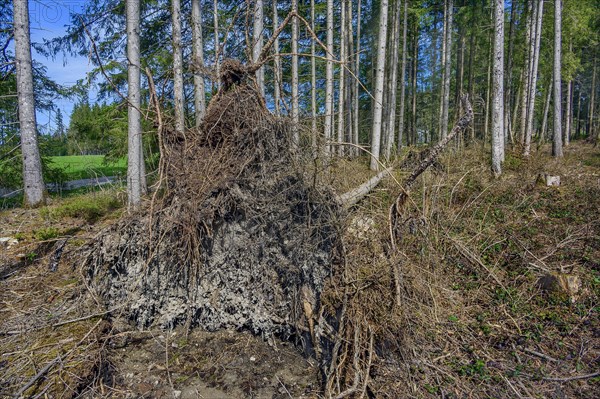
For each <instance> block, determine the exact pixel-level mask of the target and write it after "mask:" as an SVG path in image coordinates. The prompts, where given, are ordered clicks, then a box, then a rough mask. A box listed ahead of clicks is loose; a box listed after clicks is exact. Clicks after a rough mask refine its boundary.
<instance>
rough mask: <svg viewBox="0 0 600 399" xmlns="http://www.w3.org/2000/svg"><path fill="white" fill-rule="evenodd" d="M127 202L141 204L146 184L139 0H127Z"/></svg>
mask: <svg viewBox="0 0 600 399" xmlns="http://www.w3.org/2000/svg"><path fill="white" fill-rule="evenodd" d="M127 60H128V61H129V64H128V68H127V81H128V89H127V97H128V99H127V100H128V106H127V111H128V126H127V137H128V147H127V159H128V162H127V203H128V206H129V208H130V209H136V208H138V207H139V205H140V202H141V197H142V195H143V191H144V190H143V187H144V186H145V184H144V183H145V182H144V180H145V176H144V174H143V169H142V164H143V159H144V157H143V150H142V125H141V114H140V106H141V100H140V2H139V0H127Z"/></svg>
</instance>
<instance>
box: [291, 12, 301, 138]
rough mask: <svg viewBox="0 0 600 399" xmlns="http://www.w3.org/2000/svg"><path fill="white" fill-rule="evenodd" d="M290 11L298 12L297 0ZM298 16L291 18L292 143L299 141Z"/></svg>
mask: <svg viewBox="0 0 600 399" xmlns="http://www.w3.org/2000/svg"><path fill="white" fill-rule="evenodd" d="M292 12H295V13H297V12H298V0H292ZM299 115H300V111H299V105H298V18H296V17H294V18H293V19H292V140H293V143H294V145H296V146H297V145H298V143H299V142H300V135H299V133H298V123H299V121H300V120H299Z"/></svg>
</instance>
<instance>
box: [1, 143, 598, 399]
mask: <svg viewBox="0 0 600 399" xmlns="http://www.w3.org/2000/svg"><path fill="white" fill-rule="evenodd" d="M543 150H544V152H545V153H548V152H549V151H548V150H547V149H546V148H544V149H543ZM545 153H544V154H541V153H540V154H534V155H533V156H532V157H531V159H529V160H527V159H522V158H520V157H518V156H513V155H509V156H508V157H507V160H506V162H505V164H504V166H505V173H504V175H503V176H502V177H501V178H500V179H499V180H494V179H492V178H491V173H490V172H489V167H488V156H487V155H484V154H481V152H480V151H479V149H467V150H463V151H460V152H455V153H448V154H447V155H445V156H444V158H443V159H442V160H441V163H440V165H441V167H439V168H438V170H437V171H433V172H427V173H425V174H424V175H423V176H422V177H421V178H420V180H419V183H418V184H416V185H415V187H414V188H413V192H412V195H411V197H410V201H409V202H408V206H407V208H406V209H407V210H406V213H405V223H404V225H403V226H404V230H403V235H402V237H403V239H402V241H401V242H400V243H399V245H398V247H399V251H398V253H395V254H391V253H389V247H388V242H389V238H388V233H387V217H388V216H387V209H388V206H389V204H391V202H392V201H393V200H394V197H395V195H397V194H398V193H399V191H400V188H399V187H398V186H397V184H396V183H395V182H394V181H392V180H391V179H387V181H386V182H384V184H383V185H382V186H381V187H379V188H378V189H376V190H375V191H374V192H373V193H372V194H371V195H370V196H369V198H368V199H367V200H365V201H363V202H362V203H360V204H359V205H358V206H357V207H356V208H355V209H354V210H353V211H352V214H351V215H350V220H349V222H348V231H347V234H346V237H345V238H344V246H345V251H346V254H345V255H346V256H345V258H346V265H345V268H343V269H340V270H338V273H337V274H336V275H335V278H333V279H331V280H330V282H329V286H328V287H329V288H328V290H327V292H326V294H325V295H324V296H323V297H322V301H323V307H324V309H325V310H326V311H328V312H329V314H334V313H335V312H336V310H339V309H340V308H341V307H342V306H344V304H345V318H346V319H345V321H344V323H343V324H344V326H345V327H344V329H341V330H340V331H341V334H342V338H343V339H342V340H341V341H340V342H341V345H340V350H339V358H338V359H337V361H336V362H335V364H336V365H337V366H338V369H337V370H335V373H333V374H332V377H333V378H332V380H331V384H332V385H333V387H332V388H334V389H333V390H334V391H337V392H341V391H343V390H344V388H347V387H349V386H353V385H354V384H355V381H358V382H357V383H356V385H357V390H356V395H355V396H360V394H361V393H364V394H365V396H368V395H371V396H372V397H382V398H398V397H414V398H438V397H445V398H459V397H460V398H462V397H472V398H488V397H489V398H492V397H493V398H519V397H522V398H534V397H540V398H554V397H556V398H563V397H564V398H566V397H569V398H570V397H579V398H588V397H589V398H592V397H595V394H594V393H593V392H597V391H598V384H599V383H600V379H599V378H598V377H589V378H583V379H572V378H575V377H582V376H583V377H586V376H589V375H591V374H593V373H597V372H598V364H599V363H598V362H599V356H600V346H599V344H598V337H599V331H600V323H599V320H598V298H599V297H600V222H599V221H600V183H599V178H600V165H598V163H597V159H598V150H597V149H594V148H592V147H591V146H588V145H584V144H579V143H575V144H572V146H571V147H569V148H568V149H567V151H566V156H565V159H564V160H563V161H556V160H553V159H551V158H550V157H549V156H546V155H545ZM329 173H330V175H328V177H327V179H329V180H330V181H335V182H336V183H335V185H336V188H337V189H338V190H339V191H346V190H347V189H348V188H352V187H354V186H355V185H356V183H358V182H361V181H363V180H364V179H365V178H366V177H368V176H370V172H369V171H368V170H367V168H366V167H364V166H363V164H362V163H360V161H352V162H349V161H342V160H340V161H338V162H337V163H335V164H334V165H333V166H332V168H331V171H330V172H329ZM540 173H549V174H552V175H560V176H561V180H562V186H561V187H559V188H552V187H545V186H543V185H539V184H536V180H537V176H538V175H539V174H540ZM400 174H401V172H399V175H400ZM397 177H398V178H399V177H401V176H397ZM11 212H12V213H10V214H7V213H3V217H4V218H3V228H4V227H7V226H9V227H10V226H12V227H10V229H12V230H11V231H13V230H14V231H15V232H16V231H19V232H22V233H24V234H25V235H26V236H27V238H26V239H25V243H23V244H21V245H26V246H28V247H30V246H33V245H35V244H37V243H36V238H35V237H36V232H37V233H39V231H41V229H42V228H43V229H47V230H45V231H49V230H48V229H50V228H56V229H58V231H59V236H61V234H62V231H63V228H61V227H60V223H61V220H67V221H68V222H67V223H73V222H72V221H71V219H68V218H67V219H64V218H63V219H61V218H58V219H57V220H53V221H52V222H49V221H46V222H43V223H40V220H42V221H43V220H44V219H43V218H41V219H39V214H36V215H33V214H31V213H30V212H35V211H26V212H25V211H20V210H13V211H11ZM19 212H21V213H22V214H21V216H19V215H18V213H19ZM28 212H29V213H28ZM25 219H26V220H27V222H26V223H25V224H23V223H22V222H23V220H25ZM24 225H25V226H28V227H27V228H24V227H17V226H24ZM98 229H99V226H96V227H93V228H92V230H91V231H86V232H85V237H86V238H85V239H91V238H92V237H93V235H94V234H95V233H96V231H97V230H98ZM11 234H12V233H11ZM39 234H41V233H39ZM77 234H78V236H76V237H75V238H72V239H71V240H70V241H69V242H68V244H67V247H66V250H65V251H66V252H65V254H66V255H65V256H69V251H70V250H75V249H76V247H77V246H78V245H80V243H81V241H82V238H81V237H82V236H80V235H81V234H84V232H83V231H80V232H78V233H77ZM57 238H59V237H57ZM50 241H52V240H50ZM23 248H25V247H23ZM19 249H20V248H19V247H17V248H15V249H14V251H19ZM53 249H54V247H52V246H50V247H49V249H48V255H42V256H39V257H37V258H36V259H33V260H32V262H28V263H24V264H23V265H22V266H23V267H22V269H19V270H17V271H16V272H15V273H13V274H11V275H10V276H7V277H5V278H4V279H3V280H2V281H0V284H1V285H0V303H1V305H0V397H10V395H11V394H14V393H15V392H16V391H17V390H18V389H19V388H21V387H23V386H25V384H26V383H27V382H28V381H30V380H31V378H32V376H34V375H36V373H38V372H40V371H41V370H42V369H43V367H44V366H45V365H47V364H49V363H50V362H52V361H54V360H55V359H59V360H60V361H58V362H56V363H55V364H54V366H53V367H52V368H51V369H50V370H49V371H48V373H47V375H46V377H45V378H41V379H39V381H37V382H36V384H35V385H33V386H32V387H31V388H30V389H29V390H28V391H27V393H33V392H34V391H35V392H36V393H35V395H38V394H40V393H42V392H44V391H45V392H46V393H47V394H48V395H49V396H50V395H54V397H75V396H77V395H80V394H81V392H82V390H84V389H85V387H86V386H89V385H90V382H92V381H94V380H96V383H95V384H92V385H93V386H94V387H95V389H96V391H93V392H92V393H89V394H88V395H89V396H90V397H102V396H105V395H108V394H109V393H111V392H112V394H113V396H115V397H119V395H120V393H119V392H116V391H111V390H110V389H108V388H106V387H105V386H104V385H103V384H104V383H101V382H100V380H98V378H99V376H100V375H107V373H104V371H105V370H103V369H102V368H101V367H100V366H106V365H108V364H109V363H108V362H107V361H106V359H105V358H104V356H105V355H106V353H107V352H106V350H105V349H106V348H105V346H104V345H105V343H106V342H108V341H106V337H109V336H111V335H114V334H115V333H117V332H111V331H110V330H107V329H106V327H107V326H106V325H105V324H104V323H103V322H100V320H101V317H102V315H101V313H102V312H103V311H104V310H103V309H101V308H99V307H97V305H96V303H95V302H94V299H93V298H92V297H90V296H89V295H88V293H87V289H86V287H85V285H84V284H83V282H84V279H83V278H82V276H80V275H79V274H78V271H76V270H73V269H71V268H70V267H67V266H66V264H67V263H66V262H63V263H61V266H59V269H58V271H57V272H50V271H49V270H48V268H47V266H48V260H49V257H50V256H51V255H52V253H53ZM23 250H25V249H23ZM14 255H15V256H16V255H17V253H16V252H15V253H14ZM548 271H554V272H561V271H562V272H565V273H567V272H568V273H570V274H574V275H577V276H578V277H579V278H580V279H581V281H582V288H581V291H580V292H579V294H578V297H577V298H576V300H575V301H574V302H572V301H571V299H570V298H569V297H568V296H567V295H564V294H561V293H548V292H544V291H541V290H540V288H539V286H538V284H537V281H538V279H539V278H540V277H541V276H543V275H545V274H546V273H547V272H548ZM396 290H398V291H396ZM397 295H398V296H399V298H400V303H399V304H397V303H395V300H396V297H397ZM94 315H98V316H94ZM90 316H94V317H90ZM79 318H83V319H82V320H78V321H73V322H70V323H67V324H62V325H58V324H60V323H61V322H64V321H69V320H77V319H79ZM173 367H175V366H173ZM173 370H175V369H173ZM120 371H121V372H126V370H120ZM367 371H368V374H369V378H367V377H366V374H367ZM173 372H175V371H173ZM560 379H563V380H560ZM365 382H366V383H367V384H365ZM105 389H106V390H105ZM40 397H43V395H41V396H40Z"/></svg>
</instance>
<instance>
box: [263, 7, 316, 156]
mask: <svg viewBox="0 0 600 399" xmlns="http://www.w3.org/2000/svg"><path fill="white" fill-rule="evenodd" d="M273 10H274V14H275V13H276V12H277V0H273ZM310 28H311V29H312V31H313V32H314V31H315V0H310ZM315 54H316V44H315V40H314V39H313V40H311V44H310V55H311V57H310V83H311V87H310V110H311V114H312V120H311V126H312V134H311V142H312V149H313V152H314V153H315V156H316V153H317V59H316V58H315Z"/></svg>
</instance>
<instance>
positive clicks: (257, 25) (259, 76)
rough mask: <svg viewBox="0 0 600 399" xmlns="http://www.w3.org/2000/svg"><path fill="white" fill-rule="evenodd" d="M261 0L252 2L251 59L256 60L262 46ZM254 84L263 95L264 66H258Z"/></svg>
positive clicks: (262, 17) (262, 5) (262, 18)
mask: <svg viewBox="0 0 600 399" xmlns="http://www.w3.org/2000/svg"><path fill="white" fill-rule="evenodd" d="M263 7H264V4H263V1H262V0H256V3H255V4H254V16H253V22H254V27H253V29H252V61H253V62H257V61H258V57H260V53H261V52H262V48H263V28H264V27H263V20H264V16H263ZM256 84H257V85H258V90H259V91H260V94H261V95H262V96H263V97H264V96H265V68H264V67H260V68H258V71H256Z"/></svg>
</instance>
